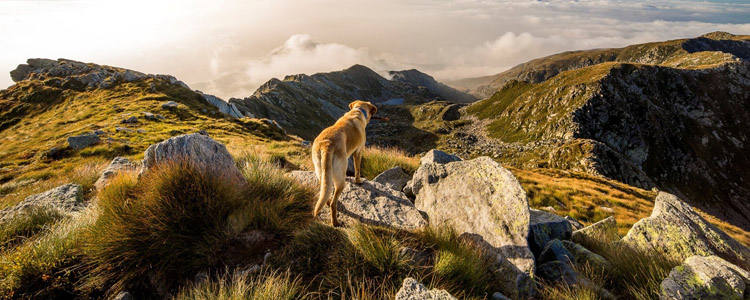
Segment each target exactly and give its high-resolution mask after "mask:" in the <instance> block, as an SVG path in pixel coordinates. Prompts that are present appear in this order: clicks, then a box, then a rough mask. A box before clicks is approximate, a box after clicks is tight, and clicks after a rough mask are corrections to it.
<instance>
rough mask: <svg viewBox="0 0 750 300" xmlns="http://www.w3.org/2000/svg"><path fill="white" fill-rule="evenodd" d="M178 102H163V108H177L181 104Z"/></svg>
mask: <svg viewBox="0 0 750 300" xmlns="http://www.w3.org/2000/svg"><path fill="white" fill-rule="evenodd" d="M179 105H180V104H178V103H177V102H174V101H167V102H164V103H162V104H161V108H165V109H170V108H177V106H179Z"/></svg>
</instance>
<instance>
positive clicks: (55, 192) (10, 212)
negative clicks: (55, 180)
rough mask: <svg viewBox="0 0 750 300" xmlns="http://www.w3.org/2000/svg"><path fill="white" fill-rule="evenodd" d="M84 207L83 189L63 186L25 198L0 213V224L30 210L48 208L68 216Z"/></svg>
mask: <svg viewBox="0 0 750 300" xmlns="http://www.w3.org/2000/svg"><path fill="white" fill-rule="evenodd" d="M84 207H85V204H84V203H83V189H82V188H81V186H80V185H78V184H71V183H69V184H64V185H61V186H58V187H56V188H54V189H51V190H48V191H46V192H43V193H39V194H34V195H31V196H28V197H26V199H24V200H23V201H21V202H20V203H18V204H16V205H14V206H11V207H8V208H6V209H3V210H2V211H0V222H5V221H7V220H9V219H12V218H14V217H15V216H17V215H18V214H22V213H26V212H29V211H31V210H32V209H37V208H49V209H54V210H56V211H57V212H59V213H62V214H70V213H72V212H76V211H79V210H81V209H83V208H84Z"/></svg>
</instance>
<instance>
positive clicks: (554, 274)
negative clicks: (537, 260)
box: [536, 261, 578, 286]
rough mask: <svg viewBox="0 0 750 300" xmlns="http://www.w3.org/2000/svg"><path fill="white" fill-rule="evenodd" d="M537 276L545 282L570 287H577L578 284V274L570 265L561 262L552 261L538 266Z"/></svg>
mask: <svg viewBox="0 0 750 300" xmlns="http://www.w3.org/2000/svg"><path fill="white" fill-rule="evenodd" d="M536 275H537V276H539V278H542V279H544V280H547V281H550V282H553V283H565V284H567V285H568V286H573V285H576V283H577V282H578V273H576V271H575V270H574V269H573V267H572V266H571V265H570V264H568V263H565V262H561V261H552V262H548V263H544V264H541V265H539V266H537V267H536Z"/></svg>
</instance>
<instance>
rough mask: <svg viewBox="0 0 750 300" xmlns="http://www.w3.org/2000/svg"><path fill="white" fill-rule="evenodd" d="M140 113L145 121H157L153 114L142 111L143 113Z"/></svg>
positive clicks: (157, 118)
mask: <svg viewBox="0 0 750 300" xmlns="http://www.w3.org/2000/svg"><path fill="white" fill-rule="evenodd" d="M141 113H142V114H143V117H144V118H146V120H151V121H159V117H157V116H156V115H155V114H152V113H150V112H147V111H144V112H141ZM162 118H163V117H162Z"/></svg>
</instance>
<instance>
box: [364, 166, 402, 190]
mask: <svg viewBox="0 0 750 300" xmlns="http://www.w3.org/2000/svg"><path fill="white" fill-rule="evenodd" d="M409 180H411V176H409V174H406V172H404V169H402V168H401V167H393V168H391V169H388V170H386V171H384V172H383V173H380V174H379V175H378V176H375V179H373V180H372V181H375V182H377V183H380V184H382V185H385V186H387V187H389V188H391V189H393V190H396V191H400V190H403V189H404V186H406V183H407V182H409Z"/></svg>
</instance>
